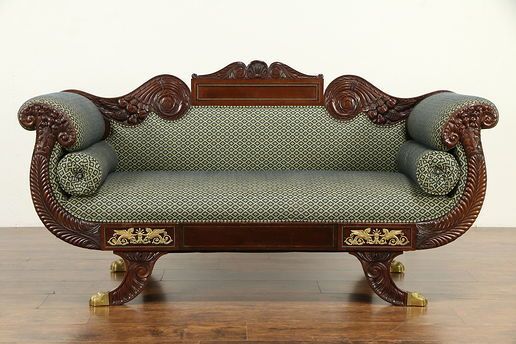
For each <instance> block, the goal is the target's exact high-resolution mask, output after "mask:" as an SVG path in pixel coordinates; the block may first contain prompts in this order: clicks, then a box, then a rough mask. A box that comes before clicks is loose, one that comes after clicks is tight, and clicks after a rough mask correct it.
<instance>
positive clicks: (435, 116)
mask: <svg viewBox="0 0 516 344" xmlns="http://www.w3.org/2000/svg"><path fill="white" fill-rule="evenodd" d="M481 104H482V105H488V106H491V107H493V108H494V111H495V112H496V111H497V110H496V107H495V106H494V104H493V103H491V102H490V101H489V100H487V99H484V98H480V97H473V96H465V95H462V94H457V93H453V92H442V93H437V94H434V95H432V96H430V97H427V98H425V99H423V100H422V101H420V102H419V103H418V104H417V105H416V106H415V107H414V109H412V111H411V112H410V115H409V117H408V119H407V130H408V133H409V135H410V137H411V138H412V139H414V140H416V141H417V142H419V143H421V144H423V145H425V146H427V147H430V148H432V149H436V150H443V151H445V150H448V148H447V147H446V146H445V145H444V143H443V142H442V134H443V128H444V126H445V125H446V122H447V121H448V120H449V119H450V117H451V116H452V115H453V113H454V112H455V111H457V110H459V109H461V108H466V107H469V106H473V105H481Z"/></svg>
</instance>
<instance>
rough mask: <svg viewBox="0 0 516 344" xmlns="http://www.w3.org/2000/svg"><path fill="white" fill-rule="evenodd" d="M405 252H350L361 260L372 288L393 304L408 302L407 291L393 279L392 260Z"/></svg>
mask: <svg viewBox="0 0 516 344" xmlns="http://www.w3.org/2000/svg"><path fill="white" fill-rule="evenodd" d="M402 253H403V252H350V254H352V255H354V256H355V257H357V258H358V260H360V263H361V264H362V268H363V269H364V273H365V276H366V278H367V281H368V282H369V285H370V286H371V289H373V291H374V292H375V293H376V294H377V295H378V296H380V297H381V298H382V299H384V300H385V301H387V302H389V303H392V304H393V305H398V306H403V305H405V304H406V300H407V292H405V291H403V290H401V289H399V288H398V287H397V286H396V284H395V283H394V281H393V280H392V277H391V273H390V266H391V262H392V260H393V259H394V258H395V257H396V256H399V255H400V254H402Z"/></svg>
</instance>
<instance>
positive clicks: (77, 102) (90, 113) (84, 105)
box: [19, 92, 106, 152]
mask: <svg viewBox="0 0 516 344" xmlns="http://www.w3.org/2000/svg"><path fill="white" fill-rule="evenodd" d="M37 103H38V104H45V105H48V106H50V107H52V108H53V109H55V110H56V111H59V112H61V113H64V114H65V115H66V116H68V118H69V119H70V122H71V125H72V126H73V128H74V129H75V132H76V134H77V138H76V141H75V143H74V144H73V145H72V146H71V147H67V148H66V150H68V151H70V152H74V151H79V150H81V149H84V148H86V147H89V146H91V145H92V144H94V143H95V142H99V141H100V140H102V137H103V136H104V132H105V130H106V124H105V122H104V118H103V117H102V114H101V113H100V111H99V109H98V108H97V106H96V105H95V104H93V102H92V101H91V100H89V99H88V98H86V97H83V96H81V95H79V94H76V93H68V92H57V93H50V94H46V95H43V96H39V97H35V98H32V99H29V100H27V101H26V102H25V103H24V104H23V105H22V107H21V108H20V111H19V112H20V113H21V112H22V111H23V110H24V109H25V108H27V107H28V106H31V105H33V104H37Z"/></svg>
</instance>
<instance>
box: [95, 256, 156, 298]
mask: <svg viewBox="0 0 516 344" xmlns="http://www.w3.org/2000/svg"><path fill="white" fill-rule="evenodd" d="M114 253H115V254H117V255H119V256H120V257H122V259H123V261H124V266H125V268H126V270H127V271H126V273H125V276H124V280H123V281H122V283H121V284H120V285H119V286H118V287H117V288H116V289H114V290H112V291H110V292H99V293H97V294H95V295H93V296H92V297H91V298H90V306H93V307H98V306H109V305H123V304H124V303H126V302H129V301H131V300H132V299H134V298H135V297H136V296H138V294H140V293H141V292H142V290H143V288H144V287H145V285H146V284H147V281H148V279H149V277H150V275H151V273H152V269H153V268H154V263H156V261H157V260H158V258H159V257H161V256H162V255H164V254H165V252H114Z"/></svg>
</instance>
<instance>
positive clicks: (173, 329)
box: [0, 228, 516, 344]
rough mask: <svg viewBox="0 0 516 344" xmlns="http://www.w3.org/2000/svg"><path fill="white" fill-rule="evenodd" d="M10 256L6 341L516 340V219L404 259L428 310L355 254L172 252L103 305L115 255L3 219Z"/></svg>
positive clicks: (410, 283)
mask: <svg viewBox="0 0 516 344" xmlns="http://www.w3.org/2000/svg"><path fill="white" fill-rule="evenodd" d="M27 247H29V248H30V249H27ZM480 247H484V248H485V249H483V250H482V249H481V248H480ZM0 253H1V256H2V259H1V260H0V276H1V278H0V292H1V295H2V303H1V307H0V343H63V342H64V343H84V342H96V343H125V342H139V343H157V342H169V343H175V342H177V343H179V342H180V343H203V344H204V343H211V344H217V343H263V344H265V343H268V344H272V343H275V344H279V343H313V342H317V343H516V264H515V263H514V262H516V229H514V228H512V229H511V228H507V229H501V228H475V229H472V230H471V231H470V232H468V233H467V234H466V235H465V236H464V237H462V238H460V239H459V240H457V241H456V242H454V243H452V244H450V245H448V246H445V247H442V248H439V249H435V250H427V251H419V252H411V253H410V252H409V253H406V254H404V255H402V256H400V257H399V260H401V261H402V262H403V263H404V264H405V266H406V268H407V272H406V273H405V274H404V275H400V276H397V277H396V280H397V283H398V285H399V286H400V287H402V288H404V289H407V290H416V291H420V292H422V293H423V294H424V295H425V296H426V297H427V298H428V299H429V305H428V307H427V308H402V307H394V306H390V305H388V304H386V303H385V302H383V301H382V300H381V299H379V298H378V297H377V296H376V295H374V294H372V293H371V291H370V290H369V287H368V286H367V283H366V281H365V280H364V278H363V273H362V270H361V268H360V265H359V262H358V260H356V259H355V258H354V257H352V256H350V255H348V254H346V253H186V254H169V255H166V256H164V257H162V258H161V259H160V260H159V261H158V263H157V264H156V267H155V271H154V273H153V277H152V280H151V282H150V285H149V286H148V288H147V289H146V290H145V291H144V293H143V294H142V295H140V296H138V297H137V298H136V299H135V300H133V301H132V302H130V303H129V304H127V305H125V306H119V307H110V308H95V309H93V308H90V307H89V306H88V299H89V297H90V295H91V294H93V293H95V292H97V291H99V290H109V289H112V288H114V287H115V286H117V285H118V283H119V282H120V280H121V278H122V275H120V274H110V273H109V270H108V268H109V264H110V262H111V261H112V260H113V259H115V256H113V255H112V254H111V253H109V252H99V251H89V250H84V249H80V248H76V247H72V246H70V245H68V244H65V243H63V242H61V241H59V240H58V239H56V238H54V237H53V236H52V235H51V234H50V233H48V232H47V231H46V230H45V229H43V228H25V229H19V228H17V229H15V228H1V229H0Z"/></svg>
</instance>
